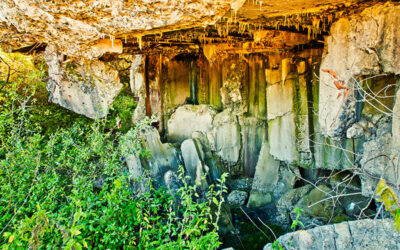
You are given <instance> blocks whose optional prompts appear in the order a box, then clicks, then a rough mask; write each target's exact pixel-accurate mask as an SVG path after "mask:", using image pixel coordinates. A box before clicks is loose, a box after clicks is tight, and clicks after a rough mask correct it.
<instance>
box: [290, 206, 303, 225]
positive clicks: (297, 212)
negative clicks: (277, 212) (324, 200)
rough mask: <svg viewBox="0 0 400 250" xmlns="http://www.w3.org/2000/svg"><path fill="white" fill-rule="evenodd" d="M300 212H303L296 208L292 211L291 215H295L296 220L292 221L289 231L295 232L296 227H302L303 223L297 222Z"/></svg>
mask: <svg viewBox="0 0 400 250" xmlns="http://www.w3.org/2000/svg"><path fill="white" fill-rule="evenodd" d="M302 212H303V209H301V208H298V207H296V208H294V209H293V211H292V213H295V214H296V218H295V219H294V220H293V222H292V225H291V226H290V229H293V230H295V229H296V228H297V226H298V225H300V226H302V227H304V224H303V222H301V221H300V220H299V219H300V216H301V213H302Z"/></svg>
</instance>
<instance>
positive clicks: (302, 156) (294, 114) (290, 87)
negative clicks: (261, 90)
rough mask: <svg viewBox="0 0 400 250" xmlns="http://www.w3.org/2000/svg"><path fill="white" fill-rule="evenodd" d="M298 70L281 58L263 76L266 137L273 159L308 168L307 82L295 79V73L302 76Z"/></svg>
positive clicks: (296, 77) (302, 78) (302, 79)
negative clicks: (266, 124)
mask: <svg viewBox="0 0 400 250" xmlns="http://www.w3.org/2000/svg"><path fill="white" fill-rule="evenodd" d="M298 67H300V69H297V65H292V64H291V63H290V60H289V59H288V58H284V59H282V60H281V61H280V68H279V69H267V70H266V72H265V73H266V79H267V83H268V86H267V107H268V108H267V112H268V135H269V142H270V145H271V149H270V152H271V154H272V155H273V156H274V157H275V158H277V159H279V160H281V161H285V162H287V163H289V164H299V165H302V166H304V167H307V166H308V165H310V163H311V151H310V143H309V127H308V126H309V125H308V123H309V120H308V99H307V81H306V78H305V76H303V75H298V70H299V72H302V73H304V72H303V71H302V69H301V67H304V65H303V66H301V65H300V63H299V65H298ZM291 68H293V70H292V71H291ZM294 70H296V71H294Z"/></svg>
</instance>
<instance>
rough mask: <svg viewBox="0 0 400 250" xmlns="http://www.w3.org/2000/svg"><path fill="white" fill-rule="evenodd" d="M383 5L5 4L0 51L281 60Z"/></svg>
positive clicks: (340, 0)
mask: <svg viewBox="0 0 400 250" xmlns="http://www.w3.org/2000/svg"><path fill="white" fill-rule="evenodd" d="M377 2H382V1H360V0H351V1H344V0H312V1H310V0H281V1H276V0H263V1H256V0H246V1H243V0H202V1H199V0H176V1H167V0H142V1H132V0H124V1H123V0H90V1H80V0H79V1H78V0H68V1H59V0H53V1H41V0H3V1H1V2H0V44H1V46H2V49H4V50H8V51H10V50H14V51H21V52H30V51H35V50H36V51H38V50H40V49H43V47H45V46H46V45H47V44H54V45H55V46H56V47H57V48H58V49H59V50H60V51H61V52H62V53H64V54H66V55H70V56H79V57H86V58H89V59H90V58H96V57H100V56H102V55H103V54H104V53H105V52H118V53H121V52H124V53H137V52H139V53H140V51H141V50H146V51H148V52H149V51H160V50H161V51H164V52H168V51H174V53H176V52H177V51H178V52H192V51H198V50H199V47H207V48H206V49H207V50H208V51H211V52H210V53H218V51H221V50H224V51H228V52H229V51H242V52H243V53H245V52H249V53H252V52H274V51H281V50H287V49H293V48H295V47H296V46H299V45H307V44H310V43H323V37H324V35H326V34H327V32H328V31H329V27H330V24H331V23H332V22H333V21H334V20H336V19H338V18H340V17H342V16H345V15H350V14H354V13H355V12H359V11H362V9H363V8H365V7H368V6H370V5H372V4H376V3H377ZM105 41H108V42H105ZM211 45H212V46H211ZM107 46H108V47H107ZM109 47H112V48H111V49H110V48H109ZM114 47H116V48H114Z"/></svg>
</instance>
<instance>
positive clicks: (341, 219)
mask: <svg viewBox="0 0 400 250" xmlns="http://www.w3.org/2000/svg"><path fill="white" fill-rule="evenodd" d="M350 220H351V218H350V217H349V216H347V215H346V214H339V215H337V216H335V218H333V219H332V221H331V223H341V222H344V221H350Z"/></svg>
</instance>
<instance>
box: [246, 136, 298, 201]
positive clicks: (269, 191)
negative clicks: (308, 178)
mask: <svg viewBox="0 0 400 250" xmlns="http://www.w3.org/2000/svg"><path fill="white" fill-rule="evenodd" d="M296 175H298V176H300V173H299V172H298V170H297V171H296V170H294V169H290V168H289V167H287V166H283V165H282V166H281V165H280V162H279V161H277V160H275V159H274V158H273V157H272V156H271V154H270V153H269V145H268V142H264V143H263V145H262V148H261V151H260V155H259V158H258V162H257V167H256V173H255V175H254V180H253V185H252V189H251V192H250V197H249V202H248V203H247V206H248V207H259V206H264V205H266V204H268V203H270V202H273V201H274V200H277V199H279V198H280V197H281V196H282V195H283V194H284V193H286V192H287V191H288V190H291V189H292V188H293V186H294V184H295V182H296V180H297V177H296Z"/></svg>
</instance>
